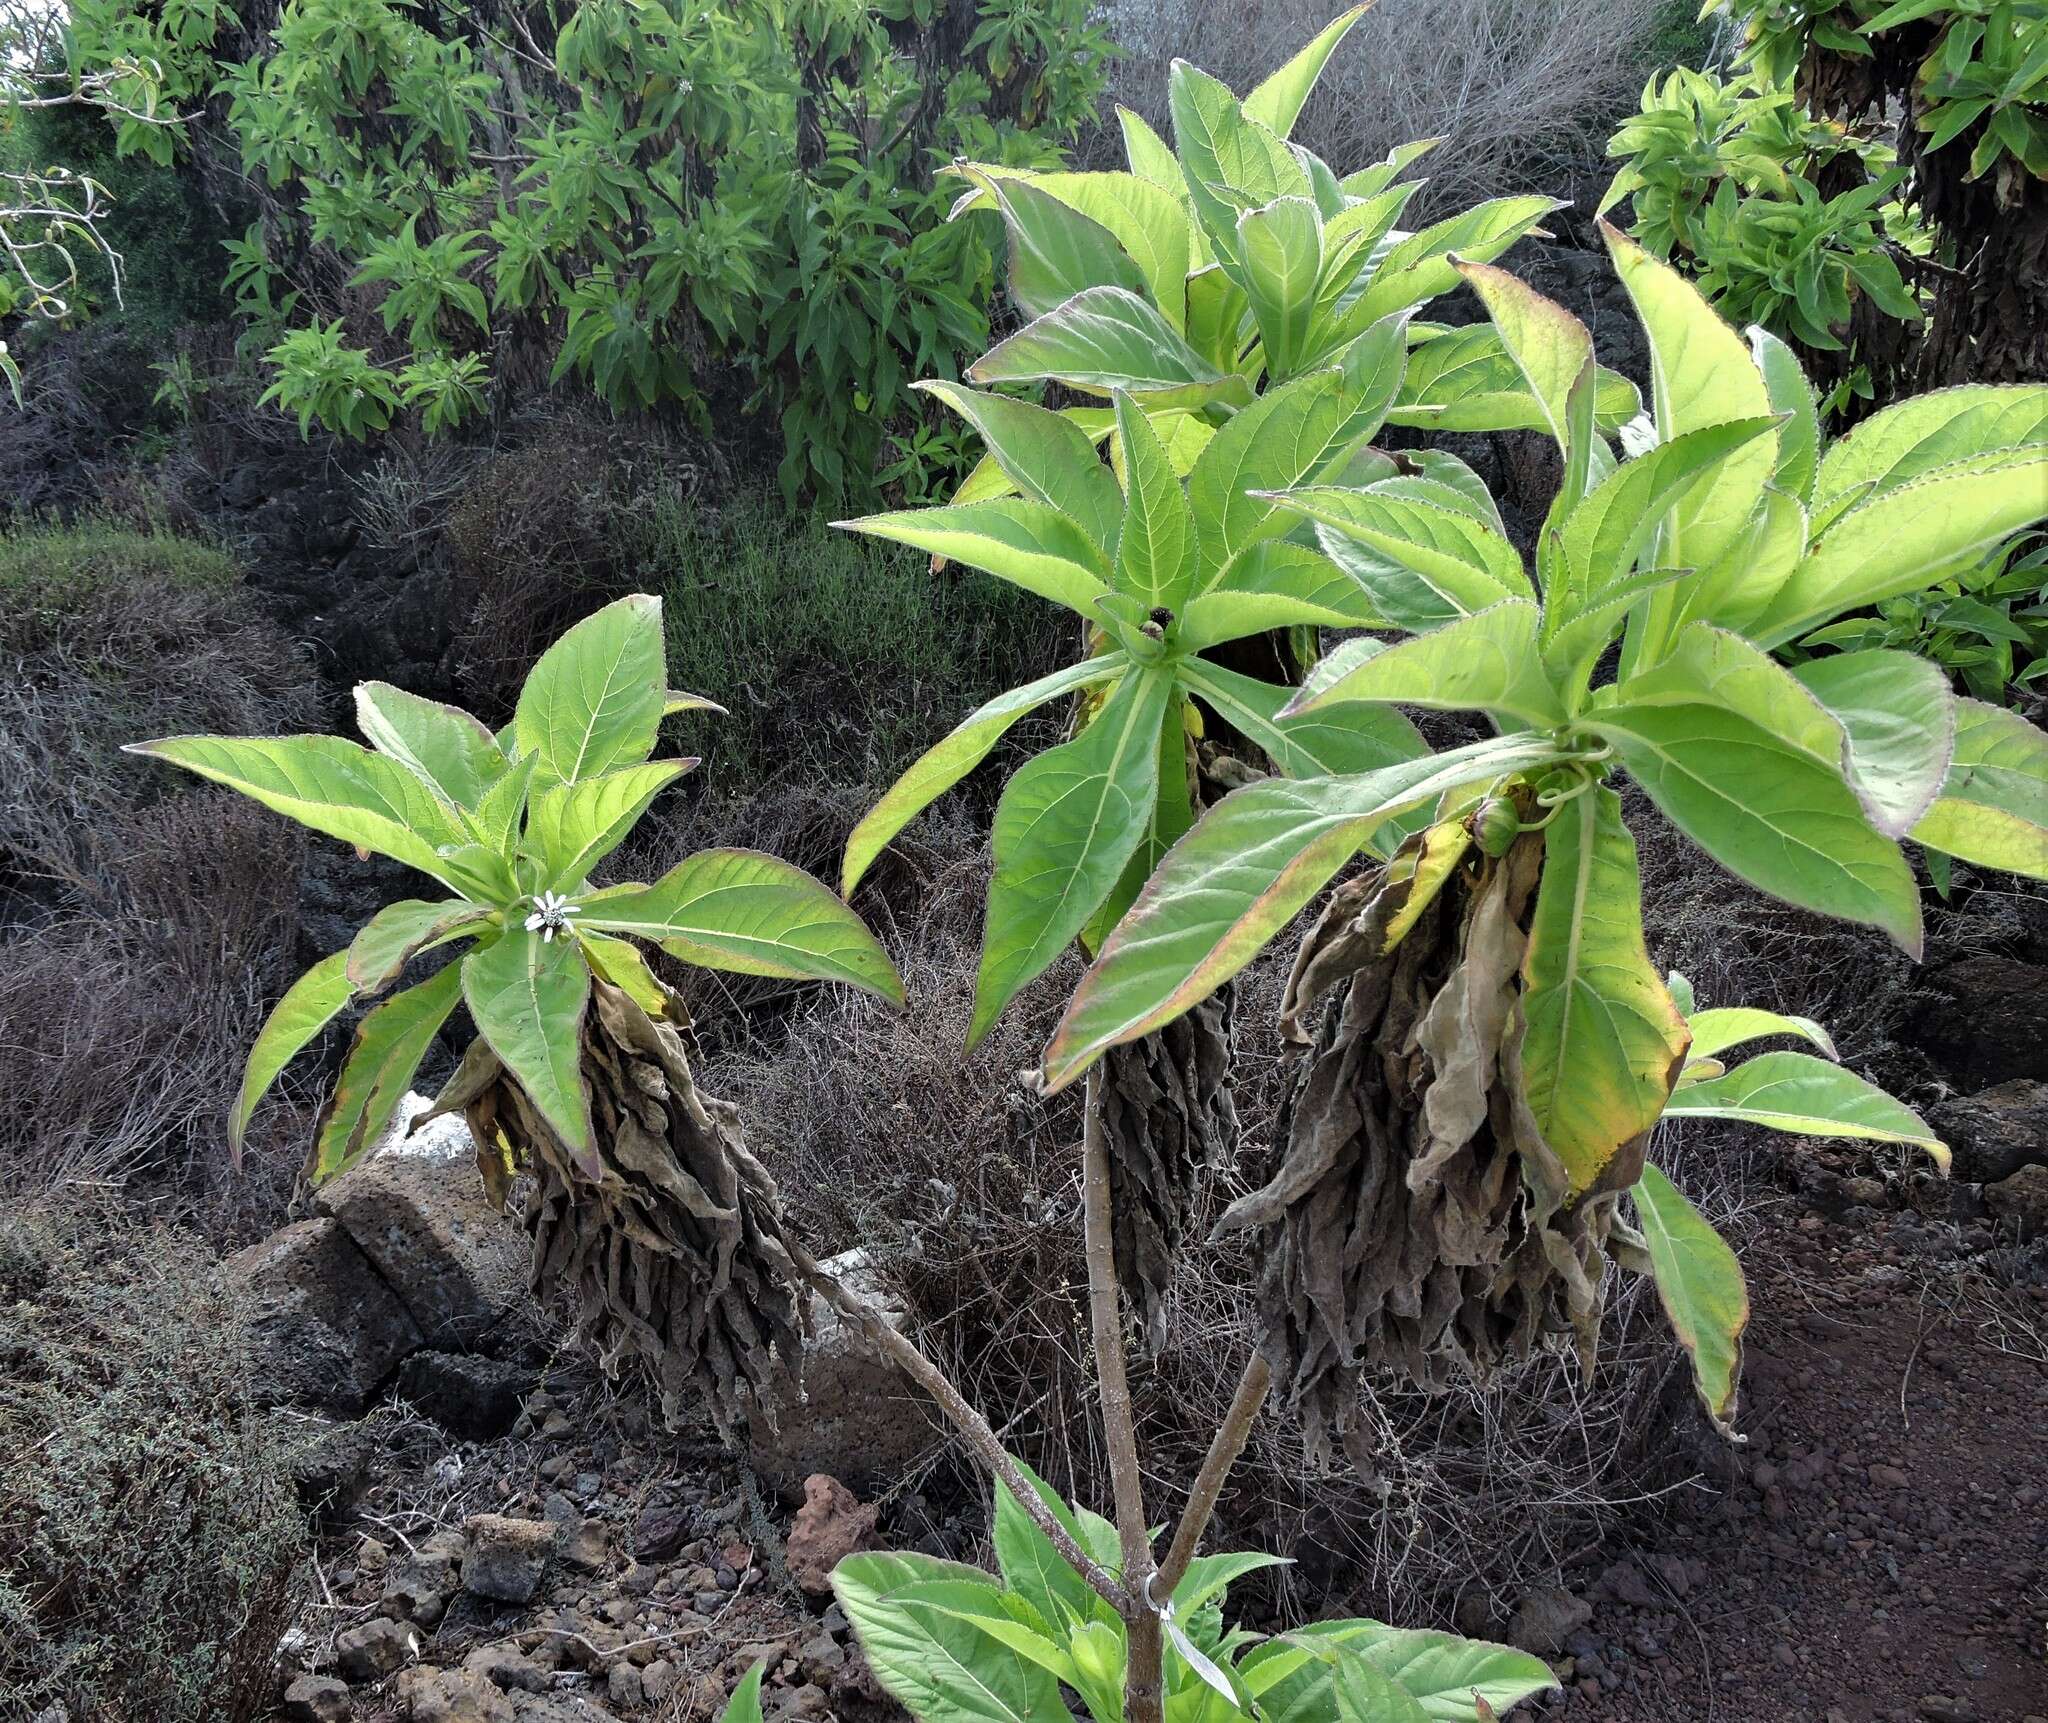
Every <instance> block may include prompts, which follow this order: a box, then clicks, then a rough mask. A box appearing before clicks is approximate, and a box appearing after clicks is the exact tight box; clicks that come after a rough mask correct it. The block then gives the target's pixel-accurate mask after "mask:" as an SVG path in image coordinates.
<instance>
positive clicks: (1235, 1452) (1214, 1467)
mask: <svg viewBox="0 0 2048 1723" xmlns="http://www.w3.org/2000/svg"><path fill="white" fill-rule="evenodd" d="M1272 1386H1273V1368H1272V1366H1271V1365H1269V1364H1268V1363H1267V1362H1266V1360H1265V1358H1264V1356H1263V1355H1262V1354H1260V1353H1258V1352H1254V1353H1253V1354H1252V1355H1251V1357H1250V1358H1249V1359H1247V1360H1246V1362H1245V1367H1244V1374H1243V1375H1242V1376H1241V1377H1239V1378H1238V1382H1237V1393H1236V1394H1235V1395H1234V1396H1233V1397H1232V1399H1231V1402H1230V1410H1229V1411H1228V1412H1227V1413H1226V1414H1224V1418H1223V1422H1222V1423H1221V1424H1219V1425H1218V1426H1217V1428H1216V1435H1215V1439H1214V1440H1213V1441H1211V1442H1210V1444H1209V1452H1208V1453H1207V1454H1206V1455H1205V1456H1203V1459H1202V1469H1201V1471H1199V1472H1198V1473H1196V1474H1195V1487H1194V1489H1193V1490H1192V1491H1191V1492H1190V1494H1189V1496H1188V1505H1187V1507H1186V1508H1185V1509H1183V1510H1182V1512H1181V1516H1180V1525H1179V1526H1178V1527H1177V1528H1176V1529H1175V1531H1174V1534H1173V1544H1172V1546H1171V1547H1170V1548H1169V1549H1168V1550H1167V1552H1166V1560H1165V1561H1163V1562H1161V1563H1160V1564H1159V1585H1158V1591H1159V1592H1160V1593H1162V1594H1164V1595H1165V1596H1167V1597H1171V1596H1173V1593H1174V1588H1175V1587H1176V1586H1178V1585H1179V1584H1180V1582H1181V1579H1182V1577H1183V1576H1184V1575H1185V1574H1186V1573H1187V1571H1188V1563H1189V1562H1191V1561H1193V1560H1194V1559H1195V1551H1196V1549H1197V1548H1198V1547H1199V1546H1200V1544H1201V1542H1202V1533H1203V1532H1204V1531H1205V1530H1207V1529H1208V1525H1209V1519H1210V1516H1211V1515H1212V1514H1214V1513H1215V1512H1216V1500H1217V1498H1218V1497H1219V1496H1221V1495H1222V1494H1223V1485H1224V1481H1225V1480H1226V1479H1227V1478H1228V1477H1229V1476H1230V1468H1231V1467H1232V1466H1234V1465H1236V1464H1237V1458H1238V1456H1239V1455H1240V1454H1242V1453H1243V1452H1244V1445H1245V1443H1246V1442H1248V1441H1250V1440H1251V1434H1252V1425H1253V1424H1254V1423H1256V1422H1257V1421H1258V1416H1259V1409H1260V1408H1261V1407H1262V1406H1264V1405H1265V1403H1266V1395H1267V1393H1268V1392H1269V1391H1270V1390H1271V1388H1272Z"/></svg>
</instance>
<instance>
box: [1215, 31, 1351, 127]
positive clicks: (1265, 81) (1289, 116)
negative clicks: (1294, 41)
mask: <svg viewBox="0 0 2048 1723" xmlns="http://www.w3.org/2000/svg"><path fill="white" fill-rule="evenodd" d="M1371 6H1372V0H1364V4H1362V5H1358V6H1353V7H1352V8H1351V9H1350V10H1349V11H1348V12H1342V13H1339V14H1338V15H1337V16H1336V17H1335V18H1332V19H1331V20H1330V22H1329V23H1327V24H1325V25H1324V26H1323V27H1322V29H1320V30H1318V31H1317V32H1316V34H1315V36H1314V38H1313V39H1312V40H1311V41H1310V42H1309V44H1308V46H1307V47H1305V48H1303V49H1301V50H1300V51H1299V52H1298V53H1296V54H1295V55H1294V56H1293V57H1292V58H1291V59H1289V60H1288V61H1287V62H1286V63H1285V64H1284V65H1281V66H1280V67H1278V68H1276V69H1275V70H1274V71H1272V72H1269V73H1268V74H1267V75H1266V76H1265V77H1264V78H1261V79H1260V80H1259V82H1258V83H1257V84H1256V85H1255V86H1254V87H1253V89H1252V91H1251V93H1250V94H1249V95H1247V96H1246V97H1245V99H1244V112H1245V117H1246V118H1247V119H1252V120H1256V121H1258V122H1259V124H1260V125H1262V126H1265V127H1267V128H1269V129H1270V130H1271V131H1272V132H1273V133H1274V135H1275V136H1277V137H1283V138H1284V137H1286V136H1287V134H1288V133H1289V132H1291V131H1293V130H1294V122H1295V121H1296V120H1297V119H1298V118H1300V116H1301V107H1302V104H1303V103H1304V102H1306V101H1307V100H1308V98H1309V93H1310V92H1311V91H1312V90H1314V89H1315V87H1316V80H1317V79H1318V78H1320V77H1321V76H1322V75H1323V68H1324V67H1325V66H1326V65H1328V64H1329V61H1330V56H1331V55H1332V54H1334V53H1335V52H1336V51H1337V44H1338V43H1339V42H1341V41H1343V40H1344V38H1345V37H1346V36H1347V35H1348V34H1350V31H1351V26H1352V25H1354V24H1356V23H1357V22H1358V20H1359V19H1361V18H1362V17H1364V16H1365V14H1366V13H1367V12H1368V11H1369V10H1371Z"/></svg>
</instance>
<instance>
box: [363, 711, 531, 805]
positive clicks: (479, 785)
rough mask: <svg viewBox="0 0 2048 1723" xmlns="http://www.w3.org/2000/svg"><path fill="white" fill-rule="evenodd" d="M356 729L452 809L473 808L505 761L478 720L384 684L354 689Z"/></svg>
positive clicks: (374, 746) (500, 774)
mask: <svg viewBox="0 0 2048 1723" xmlns="http://www.w3.org/2000/svg"><path fill="white" fill-rule="evenodd" d="M355 699H356V728H357V729H359V730H361V731H362V733H363V740H364V741H366V742H368V743H369V744H370V746H371V747H373V748H375V749H376V750H377V752H378V753H380V754H386V755H389V756H390V757H391V758H392V759H394V760H396V761H398V763H399V764H400V765H402V766H409V767H411V768H412V769H413V770H414V771H415V772H417V773H419V775H420V776H421V777H423V778H425V779H426V780H427V782H428V783H430V784H432V785H433V786H434V787H435V788H436V789H437V790H439V791H440V792H441V793H442V794H443V795H445V796H446V797H447V798H448V799H449V800H450V801H452V802H454V803H455V804H456V805H457V806H458V807H463V808H474V807H475V806H476V805H477V803H478V802H479V801H480V800H481V799H482V797H483V793H484V791H485V789H486V788H488V787H489V786H490V785H491V784H492V783H494V782H496V780H497V779H498V778H499V777H500V776H502V775H503V773H504V771H505V768H506V766H507V765H508V764H509V763H510V762H508V761H507V760H506V758H505V755H504V753H503V751H502V750H501V749H500V748H499V747H498V741H497V738H496V737H495V736H493V735H492V734H491V732H490V730H489V728H488V727H487V726H486V725H485V724H484V723H483V722H482V721H481V720H480V719H476V718H472V717H471V716H470V715H469V714H468V713H467V712H465V711H463V710H462V709H461V708H460V707H459V706H444V705H442V704H441V702H440V701H438V700H425V699H422V698H421V697H420V696H419V695H417V694H408V693H407V692H406V691H405V690H404V689H403V688H394V687H392V685H391V684H390V683H388V682H361V683H358V684H357V685H356V694H355Z"/></svg>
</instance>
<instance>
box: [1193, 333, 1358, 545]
mask: <svg viewBox="0 0 2048 1723" xmlns="http://www.w3.org/2000/svg"><path fill="white" fill-rule="evenodd" d="M1358 404H1359V398H1358V396H1357V394H1356V393H1355V392H1354V391H1353V390H1352V389H1350V388H1349V387H1348V385H1347V379H1346V377H1345V375H1344V373H1343V372H1341V371H1338V370H1334V369H1333V370H1328V371H1316V372H1312V373H1311V374H1309V375H1308V376H1306V377H1297V378H1296V379H1294V381H1292V382H1290V383H1283V384H1281V385H1280V386H1279V387H1278V388H1275V389H1269V390H1268V391H1267V392H1266V393H1265V394H1263V395H1261V396H1260V397H1259V398H1258V400H1256V401H1254V402H1253V403H1252V404H1251V405H1250V406H1249V407H1246V408H1245V409H1244V410H1243V411H1241V412H1238V413H1234V414H1232V415H1231V418H1230V421H1229V422H1228V423H1227V424H1226V425H1224V426H1223V428H1222V429H1221V430H1220V431H1218V432H1217V433H1216V435H1215V436H1214V437H1213V438H1212V439H1211V440H1210V442H1209V444H1208V446H1207V447H1206V448H1204V449H1203V450H1202V452H1201V454H1200V455H1199V456H1197V457H1196V460H1195V464H1194V466H1193V468H1192V469H1191V470H1190V471H1189V473H1188V500H1189V502H1190V503H1191V504H1192V506H1193V508H1194V511H1195V531H1196V534H1197V537H1198V539H1199V541H1200V544H1201V561H1202V567H1203V568H1204V569H1205V570H1206V571H1207V572H1208V577H1209V580H1210V582H1211V583H1212V584H1214V583H1215V582H1216V580H1217V579H1218V578H1219V577H1220V575H1221V573H1222V571H1223V570H1224V568H1225V567H1226V566H1227V565H1228V564H1229V562H1230V560H1231V558H1232V557H1234V556H1236V555H1238V554H1239V553H1241V552H1242V551H1244V550H1245V549H1247V548H1248V547H1250V546H1251V545H1253V544H1256V543H1258V542H1260V541H1261V540H1264V539H1269V538H1277V537H1279V536H1280V535H1281V534H1283V533H1285V532H1286V531H1287V530H1288V529H1289V528H1291V527H1292V526H1293V525H1294V524H1295V520H1296V517H1295V516H1294V515H1293V514H1291V513H1280V512H1278V511H1276V510H1275V508H1274V506H1273V503H1272V502H1271V500H1270V499H1269V498H1267V497H1264V496H1260V495H1256V494H1254V493H1257V492H1263V491H1276V490H1286V489H1288V488H1289V487H1291V486H1294V485H1298V484H1302V483H1304V482H1306V481H1308V480H1310V479H1312V478H1316V477H1319V476H1321V475H1322V473H1323V472H1324V471H1325V469H1327V468H1328V467H1329V466H1330V465H1331V464H1332V463H1333V462H1335V461H1337V460H1339V459H1340V458H1341V457H1342V456H1343V454H1344V453H1345V452H1346V451H1347V450H1348V449H1349V447H1350V446H1351V444H1352V443H1353V441H1354V440H1355V439H1356V438H1357V437H1358V436H1360V435H1369V434H1370V430H1371V426H1370V424H1369V423H1368V424H1366V425H1365V426H1364V427H1363V430H1361V428H1360V422H1359V417H1358V413H1357V410H1356V409H1357V407H1358Z"/></svg>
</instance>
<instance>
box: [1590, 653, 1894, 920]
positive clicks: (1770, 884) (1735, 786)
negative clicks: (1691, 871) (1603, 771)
mask: <svg viewBox="0 0 2048 1723" xmlns="http://www.w3.org/2000/svg"><path fill="white" fill-rule="evenodd" d="M1687 632H1688V634H1696V633H1698V632H1700V631H1698V630H1688V631H1687ZM1730 638H1731V639H1732V637H1730ZM1736 644H1737V645H1738V646H1739V645H1740V644H1741V643H1739V642H1737V643H1736ZM1755 656H1756V657H1757V658H1759V659H1761V656H1762V655H1761V654H1756V655H1755ZM1765 663H1766V664H1767V663H1768V661H1765ZM1777 674H1779V675H1782V672H1779V673H1777ZM1782 688H1789V689H1790V690H1791V692H1790V694H1789V695H1788V694H1785V693H1783V692H1782ZM1584 721H1585V723H1586V724H1587V725H1588V727H1589V728H1591V729H1592V730H1594V731H1595V732H1596V733H1597V734H1599V735H1600V736H1602V737H1604V738H1605V739H1606V740H1608V741H1610V742H1612V743H1613V744H1614V746H1615V749H1616V750H1617V752H1618V753H1619V754H1620V755H1621V758H1622V761H1623V763H1624V764H1625V765H1626V766H1627V767H1628V769H1629V771H1630V773H1631V774H1633V776H1634V777H1635V779H1636V781H1637V782H1638V783H1640V784H1641V785H1642V786H1643V788H1644V790H1646V791H1647V792H1648V793H1649V796H1650V799H1651V800H1652V801H1654V802H1655V803H1656V804H1657V806H1658V807H1659V808H1661V809H1662V810H1663V811H1664V813H1665V815H1666V817H1667V818H1669V819H1670V820H1671V821H1672V823H1673V824H1675V825H1676V826H1677V827H1678V828H1679V829H1680V830H1681V831H1683V832H1684V833H1685V834H1686V835H1687V836H1688V837H1690V838H1691V839H1692V840H1693V841H1694V842H1695V843H1697V844H1698V845H1699V846H1700V847H1701V848H1702V849H1704V850H1705V851H1706V852H1707V853H1708V854H1709V855H1711V856H1712V857H1714V859H1715V860H1716V861H1718V862H1720V863H1721V865H1722V866H1723V867H1725V868H1727V869H1729V871H1731V872H1732V873H1735V874H1737V875H1739V876H1740V877H1742V878H1743V879H1746V880H1748V881H1749V883H1750V884H1752V885H1754V886H1757V887H1759V888H1760V889H1762V890H1764V891H1767V892H1770V893H1771V894H1772V895H1773V896H1776V897H1781V898H1783V899H1784V900H1785V901H1786V902H1788V903H1794V904H1797V905H1799V906H1800V907H1801V908H1803V909H1811V910H1815V911H1818V912H1819V913H1821V914H1823V915H1832V916H1837V917H1840V918H1841V919H1843V920H1846V921H1858V922H1864V923H1867V924H1869V925H1872V926H1876V927H1881V928H1883V929H1884V930H1885V931H1886V932H1887V933H1889V934H1891V936H1892V937H1893V938H1894V939H1896V940H1897V941H1898V942H1899V944H1900V945H1901V946H1903V947H1904V948H1905V949H1906V950H1907V951H1908V952H1917V951H1918V949H1919V945H1920V893H1919V889H1918V887H1917V886H1916V885H1915V884H1914V883H1913V875H1912V870H1911V869H1910V868H1908V867H1907V866H1906V861H1905V857H1904V856H1902V855H1901V854H1900V853H1899V849H1898V845H1897V844H1896V843H1894V842H1893V841H1892V840H1890V839H1888V838H1886V837H1885V836H1884V835H1883V834H1882V833H1880V832H1879V831H1878V830H1877V829H1876V828H1875V827H1874V826H1872V825H1871V823H1870V821H1869V818H1868V816H1866V815H1865V813H1864V812H1863V808H1862V805H1861V804H1860V803H1859V802H1858V801H1857V799H1856V796H1855V793H1854V792H1853V791H1852V790H1851V789H1850V788H1849V785H1848V783H1847V782H1846V781H1845V780H1844V778H1843V776H1842V768H1841V765H1840V760H1839V751H1838V750H1839V742H1838V740H1834V747H1835V750H1836V751H1835V752H1834V756H1833V757H1832V758H1830V757H1829V749H1828V745H1829V742H1830V740H1833V739H1834V738H1833V737H1831V735H1830V732H1831V731H1833V732H1834V737H1838V734H1839V732H1838V729H1836V727H1835V726H1834V721H1833V720H1832V719H1831V718H1829V717H1828V715H1827V714H1826V712H1825V711H1824V710H1823V709H1822V708H1820V707H1819V706H1818V705H1817V704H1815V703H1811V696H1810V695H1808V694H1807V693H1806V691H1805V690H1804V689H1803V688H1801V687H1800V686H1799V684H1798V683H1797V682H1795V681H1793V680H1792V678H1791V677H1790V676H1789V675H1783V680H1782V685H1780V684H1777V683H1771V682H1766V681H1764V680H1762V679H1761V678H1758V679H1754V680H1752V679H1751V678H1750V677H1749V676H1748V674H1747V672H1746V671H1745V672H1744V673H1743V674H1741V675H1729V676H1726V677H1723V678H1721V679H1718V680H1716V679H1713V678H1712V677H1710V675H1709V674H1708V673H1707V672H1706V671H1705V670H1703V669H1701V668H1699V667H1698V666H1696V665H1695V664H1693V663H1691V662H1688V661H1686V660H1684V659H1681V658H1679V657H1674V658H1672V659H1669V660H1667V661H1666V662H1665V664H1664V665H1662V666H1660V667H1659V668H1658V669H1657V670H1655V671H1652V672H1649V673H1647V674H1646V675H1644V676H1641V677H1637V678H1633V679H1631V680H1630V681H1629V682H1625V683H1623V684H1622V685H1621V686H1620V687H1619V688H1618V689H1616V690H1615V691H1614V703H1613V704H1611V705H1604V706H1596V707H1595V708H1594V709H1592V710H1591V711H1589V712H1588V713H1587V714H1586V716H1585V720H1584Z"/></svg>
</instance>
